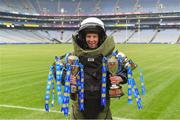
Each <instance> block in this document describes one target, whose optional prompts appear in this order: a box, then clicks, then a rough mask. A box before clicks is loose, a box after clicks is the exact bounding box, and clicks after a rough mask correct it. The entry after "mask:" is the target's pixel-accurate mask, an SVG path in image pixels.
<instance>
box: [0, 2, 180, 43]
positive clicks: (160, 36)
mask: <svg viewBox="0 0 180 120" xmlns="http://www.w3.org/2000/svg"><path fill="white" fill-rule="evenodd" d="M20 1H21V2H20ZM179 5H180V1H179V0H166V1H165V0H0V43H1V44H6V43H19V44H20V43H43V44H44V43H47V44H49V43H71V42H72V40H71V36H72V34H74V33H75V31H77V30H78V27H79V23H80V22H81V21H82V20H83V19H85V18H87V17H98V18H100V19H101V20H102V21H103V22H104V23H105V27H106V31H107V34H108V35H111V36H113V37H114V38H115V42H116V43H179V41H180V32H179V28H180V22H179V21H180V9H179Z"/></svg>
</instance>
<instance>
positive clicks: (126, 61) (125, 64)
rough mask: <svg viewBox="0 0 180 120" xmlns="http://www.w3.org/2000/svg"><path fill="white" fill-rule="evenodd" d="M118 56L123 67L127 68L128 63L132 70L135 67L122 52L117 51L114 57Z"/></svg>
mask: <svg viewBox="0 0 180 120" xmlns="http://www.w3.org/2000/svg"><path fill="white" fill-rule="evenodd" d="M118 56H120V58H121V59H122V64H123V66H124V67H125V68H127V67H128V65H130V66H131V69H132V70H134V69H135V68H136V67H137V65H136V64H135V63H134V62H133V61H132V60H131V59H128V58H127V56H126V55H125V54H124V53H122V52H118V54H117V56H116V57H118Z"/></svg>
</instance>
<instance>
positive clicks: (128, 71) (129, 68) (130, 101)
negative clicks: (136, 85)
mask: <svg viewBox="0 0 180 120" xmlns="http://www.w3.org/2000/svg"><path fill="white" fill-rule="evenodd" d="M127 74H128V82H127V83H128V103H132V71H131V66H130V65H128V67H127Z"/></svg>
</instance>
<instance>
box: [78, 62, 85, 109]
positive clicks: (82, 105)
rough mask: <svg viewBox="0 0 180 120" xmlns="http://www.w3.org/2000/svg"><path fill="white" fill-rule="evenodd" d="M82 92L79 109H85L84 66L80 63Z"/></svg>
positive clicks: (80, 93)
mask: <svg viewBox="0 0 180 120" xmlns="http://www.w3.org/2000/svg"><path fill="white" fill-rule="evenodd" d="M79 67H80V83H79V84H80V92H79V95H78V96H79V97H78V99H79V110H80V111H82V110H84V70H83V68H84V66H83V65H82V64H81V63H80V64H79Z"/></svg>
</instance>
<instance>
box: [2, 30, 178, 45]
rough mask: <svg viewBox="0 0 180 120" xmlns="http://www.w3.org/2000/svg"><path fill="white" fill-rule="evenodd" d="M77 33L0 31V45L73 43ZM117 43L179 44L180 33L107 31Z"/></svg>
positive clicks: (172, 31) (168, 31) (173, 31)
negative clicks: (73, 37)
mask: <svg viewBox="0 0 180 120" xmlns="http://www.w3.org/2000/svg"><path fill="white" fill-rule="evenodd" d="M74 33H75V31H72V30H71V31H55V30H6V29H5V30H0V44H8V43H16V44H18V43H19V44H20V43H21V44H22V43H25V44H28V43H31V44H32V43H42V44H44V43H46V44H50V43H71V42H72V40H71V37H72V34H74ZM107 35H111V36H113V37H114V39H115V42H116V43H166V44H172V43H178V42H179V41H178V39H179V37H180V31H179V30H178V29H168V30H160V31H157V30H149V29H147V30H140V31H136V30H107Z"/></svg>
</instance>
